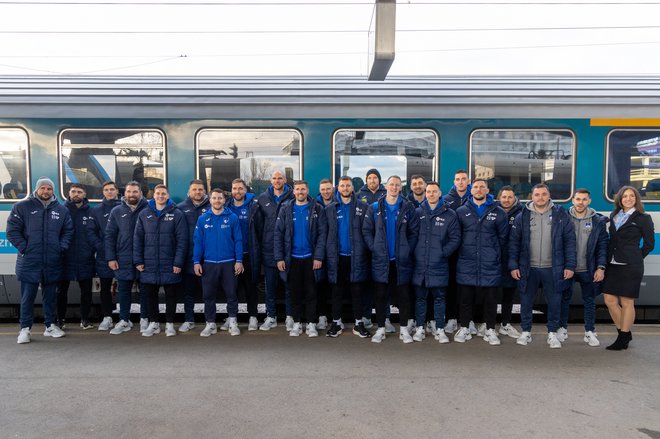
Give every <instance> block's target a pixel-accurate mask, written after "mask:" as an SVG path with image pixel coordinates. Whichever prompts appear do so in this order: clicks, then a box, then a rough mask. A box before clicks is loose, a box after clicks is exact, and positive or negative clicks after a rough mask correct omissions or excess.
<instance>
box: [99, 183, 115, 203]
mask: <svg viewBox="0 0 660 439" xmlns="http://www.w3.org/2000/svg"><path fill="white" fill-rule="evenodd" d="M117 192H119V191H118V190H117V186H115V185H114V184H107V185H105V187H104V188H103V198H105V199H106V200H114V199H115V198H117Z"/></svg>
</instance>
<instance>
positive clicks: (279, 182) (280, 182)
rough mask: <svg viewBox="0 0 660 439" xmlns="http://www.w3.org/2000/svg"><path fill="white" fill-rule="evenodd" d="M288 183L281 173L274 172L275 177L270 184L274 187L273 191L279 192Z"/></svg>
mask: <svg viewBox="0 0 660 439" xmlns="http://www.w3.org/2000/svg"><path fill="white" fill-rule="evenodd" d="M285 183H286V177H285V176H284V174H282V173H281V172H280V171H275V172H273V175H272V176H271V177H270V184H272V185H273V189H275V190H277V191H279V190H281V189H282V188H283V187H284V184H285Z"/></svg>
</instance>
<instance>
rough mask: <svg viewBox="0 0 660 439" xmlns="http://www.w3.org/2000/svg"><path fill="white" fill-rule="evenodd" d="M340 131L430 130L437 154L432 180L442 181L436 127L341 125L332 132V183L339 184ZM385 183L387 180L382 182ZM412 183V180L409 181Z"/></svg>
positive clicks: (438, 138) (438, 137) (432, 170)
mask: <svg viewBox="0 0 660 439" xmlns="http://www.w3.org/2000/svg"><path fill="white" fill-rule="evenodd" d="M340 131H370V132H374V131H385V132H397V131H398V132H401V131H429V132H431V133H433V135H434V137H435V149H434V153H435V155H434V156H433V166H432V168H431V180H432V181H440V180H439V178H440V176H439V172H440V169H439V168H440V166H439V158H440V133H439V132H438V131H437V130H435V129H434V128H431V127H414V128H390V127H387V128H376V127H369V128H364V127H341V128H337V129H335V130H334V131H333V132H332V140H331V148H330V154H331V156H330V168H331V172H330V174H331V175H332V184H333V186H334V185H337V184H338V182H337V179H338V178H339V177H341V175H340V176H336V175H335V165H336V163H335V160H336V153H337V148H336V145H337V133H339V132H340ZM407 180H408V176H407V175H406V181H407ZM381 183H383V184H385V182H381ZM407 183H408V184H410V182H407ZM359 189H360V188H355V191H356V192H357V191H358V190H359Z"/></svg>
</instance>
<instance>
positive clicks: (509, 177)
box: [0, 76, 660, 319]
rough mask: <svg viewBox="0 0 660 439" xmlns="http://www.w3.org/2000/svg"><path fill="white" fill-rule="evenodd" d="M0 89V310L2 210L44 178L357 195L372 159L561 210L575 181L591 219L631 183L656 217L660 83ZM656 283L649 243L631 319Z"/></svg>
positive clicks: (157, 81) (13, 294)
mask: <svg viewBox="0 0 660 439" xmlns="http://www.w3.org/2000/svg"><path fill="white" fill-rule="evenodd" d="M0 83H1V84H2V87H1V89H0V159H1V160H0V185H1V187H0V209H1V211H0V216H1V218H0V240H1V241H0V244H2V245H0V274H1V275H2V276H3V284H2V287H1V288H0V303H4V304H10V305H12V304H17V303H18V302H19V291H18V288H17V283H16V280H15V276H14V262H15V249H13V248H12V247H11V245H10V244H9V243H8V242H7V241H6V239H5V225H6V218H7V215H8V213H9V211H10V210H11V207H12V205H13V204H14V203H15V202H16V201H17V200H20V199H22V198H24V197H25V196H27V195H28V194H29V193H30V191H31V190H33V188H34V182H35V181H36V179H38V178H39V177H40V176H42V175H48V176H51V177H53V178H56V179H57V181H56V185H57V186H58V187H57V188H56V192H57V194H58V195H59V197H60V198H64V196H65V193H66V191H67V188H68V186H69V185H70V184H71V183H73V182H80V183H84V184H85V185H86V186H87V187H88V194H89V198H90V199H91V200H99V199H100V198H101V184H102V182H103V181H105V180H107V179H113V180H115V181H117V183H118V185H119V186H120V189H122V188H123V185H124V184H125V183H126V182H128V181H130V180H137V181H139V182H140V183H141V185H142V189H143V193H144V194H145V196H147V197H150V196H151V192H152V191H153V188H154V186H155V185H156V184H158V183H166V184H168V186H169V187H170V191H171V195H172V197H173V198H174V199H175V200H177V201H179V200H182V199H183V198H185V196H186V191H187V186H188V182H189V180H190V179H191V178H193V177H195V178H201V179H202V180H203V181H205V182H206V184H207V187H208V188H214V187H221V188H223V189H229V188H230V185H231V180H232V179H233V178H236V177H241V178H243V179H244V180H246V181H247V182H248V184H249V185H250V186H251V187H252V190H253V191H254V192H255V193H260V192H261V191H263V190H264V189H265V188H266V187H267V186H268V184H269V176H270V173H271V172H272V171H273V170H274V169H282V170H284V172H285V174H286V176H287V178H288V179H289V180H293V179H298V178H305V179H306V180H308V181H309V182H310V185H311V186H312V190H314V189H315V186H316V184H317V183H318V181H319V180H320V179H322V178H324V177H328V176H330V177H332V178H333V179H334V181H335V182H337V181H338V179H339V177H340V176H341V175H349V176H351V177H353V181H354V185H355V187H356V190H358V189H359V188H360V187H361V186H362V185H363V184H364V183H365V181H364V178H365V174H366V171H367V170H368V169H370V168H374V167H375V168H378V169H379V170H380V172H381V174H382V178H383V180H385V179H386V178H387V177H389V176H390V175H393V174H397V175H400V176H401V177H402V179H403V182H404V187H406V185H407V183H408V182H409V180H410V177H411V176H412V175H414V174H421V175H423V176H425V177H426V178H427V179H436V180H439V181H440V183H441V186H442V189H443V190H444V191H445V192H447V191H448V190H449V188H450V187H451V185H452V179H453V175H454V171H455V170H457V169H461V168H463V169H468V170H469V172H470V175H471V177H472V178H474V177H477V176H478V177H483V178H486V179H487V180H488V181H489V184H490V187H491V191H493V192H497V190H499V188H501V187H502V186H503V185H505V184H510V185H512V186H513V187H514V189H515V191H516V193H517V195H518V197H519V198H520V199H523V200H524V199H529V197H530V191H531V187H532V186H533V185H534V184H536V183H539V182H546V183H547V184H548V185H549V186H550V188H551V192H552V195H553V199H555V200H556V201H559V202H561V203H568V202H570V198H571V196H572V194H573V191H574V190H575V188H577V187H587V188H589V189H590V190H591V191H592V198H593V203H592V206H593V207H594V208H595V209H597V210H598V211H600V212H602V213H605V214H607V213H609V212H610V211H611V210H612V206H613V204H612V197H613V194H614V193H615V192H616V190H617V189H618V188H619V187H620V186H622V185H625V184H631V185H633V186H635V187H637V188H639V190H640V193H641V194H642V196H643V198H644V203H645V207H646V209H647V211H649V212H650V213H651V215H652V216H653V219H654V222H655V223H656V224H660V212H658V204H657V203H658V202H659V201H660V167H658V163H660V158H659V157H660V146H658V145H659V144H660V140H659V139H660V114H659V113H660V99H659V94H660V78H640V77H635V78H620V77H616V78H584V77H495V78H488V77H433V78H429V77H409V78H392V79H388V80H387V81H385V82H378V83H371V82H367V81H366V80H364V79H363V78H302V77H289V78H249V77H248V78H245V77H243V78H222V77H219V78H216V77H149V78H146V77H50V76H49V77H40V76H27V77H26V76H20V77H3V78H0ZM654 117H659V119H654ZM406 190H407V187H406ZM659 282H660V251H659V250H655V251H654V253H653V254H652V255H650V256H649V257H648V258H647V260H646V275H645V278H644V285H643V286H642V293H641V297H640V300H639V302H638V303H639V304H640V305H642V306H644V307H645V308H644V312H645V313H646V315H645V316H640V317H642V318H647V319H657V318H658V308H654V307H657V306H658V305H659V304H660V297H658V296H657V294H655V292H656V291H658V288H659V287H660V285H659ZM3 288H4V291H3ZM3 294H4V295H3ZM71 300H72V301H75V298H74V297H72V299H71ZM576 303H577V302H576Z"/></svg>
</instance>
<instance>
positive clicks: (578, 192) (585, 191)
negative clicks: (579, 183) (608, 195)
mask: <svg viewBox="0 0 660 439" xmlns="http://www.w3.org/2000/svg"><path fill="white" fill-rule="evenodd" d="M577 194H587V195H588V196H591V191H589V189H585V188H583V187H581V188H580V189H576V190H575V193H574V194H573V196H576V195H577Z"/></svg>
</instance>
